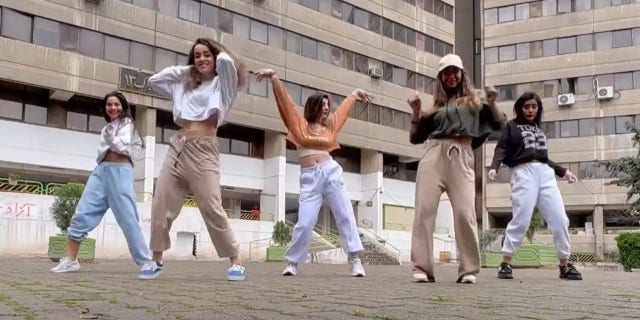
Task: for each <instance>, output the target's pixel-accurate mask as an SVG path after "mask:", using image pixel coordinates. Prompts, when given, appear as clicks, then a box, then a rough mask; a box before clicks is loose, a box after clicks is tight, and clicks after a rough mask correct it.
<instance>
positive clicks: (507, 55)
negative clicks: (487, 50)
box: [499, 45, 516, 61]
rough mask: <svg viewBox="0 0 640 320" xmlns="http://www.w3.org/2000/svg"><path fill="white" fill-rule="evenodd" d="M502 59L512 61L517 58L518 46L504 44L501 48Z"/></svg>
mask: <svg viewBox="0 0 640 320" xmlns="http://www.w3.org/2000/svg"><path fill="white" fill-rule="evenodd" d="M499 53H500V61H512V60H515V59H516V46H514V45H511V46H502V47H500V48H499Z"/></svg>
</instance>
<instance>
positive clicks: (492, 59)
mask: <svg viewBox="0 0 640 320" xmlns="http://www.w3.org/2000/svg"><path fill="white" fill-rule="evenodd" d="M497 62H498V48H496V47H494V48H486V49H484V63H485V64H492V63H497Z"/></svg>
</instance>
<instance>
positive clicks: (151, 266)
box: [138, 261, 163, 280]
mask: <svg viewBox="0 0 640 320" xmlns="http://www.w3.org/2000/svg"><path fill="white" fill-rule="evenodd" d="M162 266H163V264H162V263H158V262H155V261H150V262H147V263H145V264H144V265H143V266H142V269H140V272H139V273H138V279H140V280H153V279H155V278H157V277H158V274H160V271H162Z"/></svg>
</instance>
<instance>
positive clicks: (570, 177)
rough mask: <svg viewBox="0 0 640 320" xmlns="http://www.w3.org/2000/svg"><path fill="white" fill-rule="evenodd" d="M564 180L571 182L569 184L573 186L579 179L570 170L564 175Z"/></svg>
mask: <svg viewBox="0 0 640 320" xmlns="http://www.w3.org/2000/svg"><path fill="white" fill-rule="evenodd" d="M564 178H565V179H566V180H567V181H568V182H569V184H572V183H575V182H577V181H578V177H576V175H575V174H573V172H571V171H569V170H567V172H566V173H565V174H564Z"/></svg>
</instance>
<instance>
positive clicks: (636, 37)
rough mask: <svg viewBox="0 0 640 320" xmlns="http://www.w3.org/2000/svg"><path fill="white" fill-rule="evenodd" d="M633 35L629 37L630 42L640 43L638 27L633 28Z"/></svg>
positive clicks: (639, 29) (635, 44)
mask: <svg viewBox="0 0 640 320" xmlns="http://www.w3.org/2000/svg"><path fill="white" fill-rule="evenodd" d="M631 32H632V33H633V36H632V37H631V38H632V39H631V42H632V43H633V45H634V46H637V45H640V28H634V29H633V30H632V31H631Z"/></svg>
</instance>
